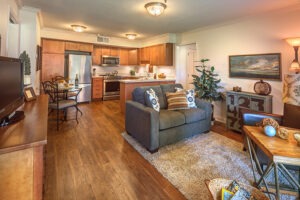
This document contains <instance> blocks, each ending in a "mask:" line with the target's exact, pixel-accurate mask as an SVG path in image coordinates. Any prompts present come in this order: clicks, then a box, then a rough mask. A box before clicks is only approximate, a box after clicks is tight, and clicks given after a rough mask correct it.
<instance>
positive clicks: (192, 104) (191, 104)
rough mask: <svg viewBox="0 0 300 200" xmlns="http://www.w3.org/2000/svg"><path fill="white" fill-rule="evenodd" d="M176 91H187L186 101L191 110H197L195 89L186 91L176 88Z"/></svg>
mask: <svg viewBox="0 0 300 200" xmlns="http://www.w3.org/2000/svg"><path fill="white" fill-rule="evenodd" d="M175 90H176V92H181V91H185V93H186V99H187V101H188V104H189V108H197V105H196V103H195V90H194V89H190V90H185V89H182V88H178V87H176V88H175Z"/></svg>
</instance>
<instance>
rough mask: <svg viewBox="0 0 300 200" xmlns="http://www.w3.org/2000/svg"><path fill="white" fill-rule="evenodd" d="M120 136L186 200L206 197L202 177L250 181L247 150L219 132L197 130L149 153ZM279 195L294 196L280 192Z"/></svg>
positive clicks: (208, 196) (130, 139) (203, 178)
mask: <svg viewBox="0 0 300 200" xmlns="http://www.w3.org/2000/svg"><path fill="white" fill-rule="evenodd" d="M122 135H123V137H124V138H125V139H126V140H127V142H128V143H129V144H131V145H132V146H133V147H134V148H135V149H136V150H137V151H138V152H139V153H140V154H141V155H142V156H143V157H144V158H145V159H146V160H148V161H149V162H150V163H151V164H152V165H153V166H154V167H155V168H156V169H157V170H158V171H159V172H160V173H161V174H162V175H163V176H164V177H165V178H167V179H168V180H169V181H170V182H171V183H172V184H173V185H174V186H175V187H176V188H178V190H179V191H180V192H181V193H182V194H183V195H184V196H185V197H186V198H187V199H190V200H202V199H210V193H209V191H208V189H207V187H206V185H205V180H206V179H209V180H210V179H214V178H225V179H232V180H234V179H235V180H237V181H239V182H241V183H244V184H251V183H252V182H253V174H252V169H251V163H250V159H249V157H248V153H247V152H244V151H243V150H242V144H241V143H238V142H236V141H234V140H231V139H228V138H226V137H224V136H222V135H220V134H217V133H214V132H209V133H207V134H199V135H196V136H194V137H191V138H189V139H186V140H182V141H180V142H178V143H176V144H172V145H168V146H165V147H162V148H160V149H159V151H158V152H156V153H153V154H151V153H149V152H148V151H147V150H146V149H145V148H144V147H142V146H141V145H140V144H139V143H138V142H137V141H136V140H135V139H134V138H132V137H131V136H130V135H128V134H127V133H122ZM282 197H283V199H296V198H295V197H291V196H286V195H282Z"/></svg>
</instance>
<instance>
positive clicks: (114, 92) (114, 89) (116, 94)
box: [103, 79, 120, 100]
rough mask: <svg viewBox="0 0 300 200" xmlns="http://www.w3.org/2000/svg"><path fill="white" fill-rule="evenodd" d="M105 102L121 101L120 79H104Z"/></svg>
mask: <svg viewBox="0 0 300 200" xmlns="http://www.w3.org/2000/svg"><path fill="white" fill-rule="evenodd" d="M103 83H104V84H103V100H113V99H120V82H119V79H104V82H103Z"/></svg>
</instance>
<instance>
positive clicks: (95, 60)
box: [92, 46, 102, 65]
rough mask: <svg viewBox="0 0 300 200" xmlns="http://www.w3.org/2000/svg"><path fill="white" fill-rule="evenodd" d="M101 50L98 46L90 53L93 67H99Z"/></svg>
mask: <svg viewBox="0 0 300 200" xmlns="http://www.w3.org/2000/svg"><path fill="white" fill-rule="evenodd" d="M101 55H102V48H101V47H100V46H94V50H93V53H92V62H93V65H101Z"/></svg>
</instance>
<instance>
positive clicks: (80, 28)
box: [71, 24, 86, 32]
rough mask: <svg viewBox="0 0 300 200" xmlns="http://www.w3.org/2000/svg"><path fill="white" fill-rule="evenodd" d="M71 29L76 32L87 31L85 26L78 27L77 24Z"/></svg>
mask: <svg viewBox="0 0 300 200" xmlns="http://www.w3.org/2000/svg"><path fill="white" fill-rule="evenodd" d="M71 27H72V29H73V31H75V32H83V31H84V30H85V29H86V27H85V26H81V25H76V24H73V25H71Z"/></svg>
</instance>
